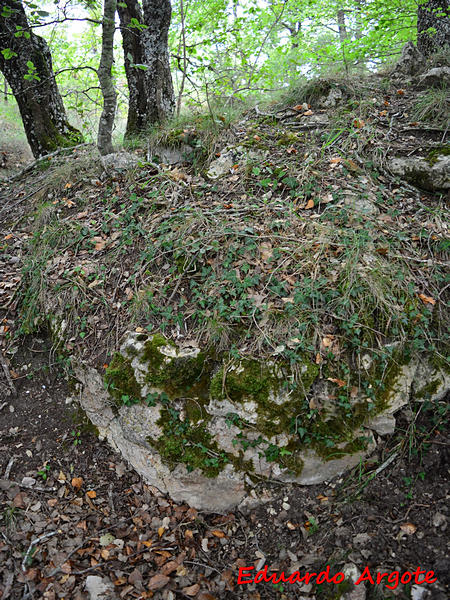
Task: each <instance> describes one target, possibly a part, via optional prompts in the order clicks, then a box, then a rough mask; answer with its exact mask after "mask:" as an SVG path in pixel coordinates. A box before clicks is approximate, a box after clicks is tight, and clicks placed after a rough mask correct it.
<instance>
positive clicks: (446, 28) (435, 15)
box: [417, 0, 450, 56]
mask: <svg viewBox="0 0 450 600" xmlns="http://www.w3.org/2000/svg"><path fill="white" fill-rule="evenodd" d="M430 28H432V30H431V31H430ZM446 45H450V15H449V0H425V1H424V2H421V3H420V4H419V6H418V8H417V48H418V49H419V50H420V52H422V54H423V55H424V56H430V55H431V54H433V53H434V52H436V51H437V50H440V49H442V48H444V46H446Z"/></svg>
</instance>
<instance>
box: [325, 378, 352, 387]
mask: <svg viewBox="0 0 450 600" xmlns="http://www.w3.org/2000/svg"><path fill="white" fill-rule="evenodd" d="M327 380H328V381H332V382H333V383H337V384H338V386H339V387H345V386H346V385H347V383H346V382H345V381H343V380H342V379H336V378H333V377H327Z"/></svg>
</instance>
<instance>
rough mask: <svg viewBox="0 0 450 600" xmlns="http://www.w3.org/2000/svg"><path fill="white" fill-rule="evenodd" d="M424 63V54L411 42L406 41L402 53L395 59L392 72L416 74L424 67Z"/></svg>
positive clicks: (407, 74) (400, 74) (403, 74)
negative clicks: (395, 62)
mask: <svg viewBox="0 0 450 600" xmlns="http://www.w3.org/2000/svg"><path fill="white" fill-rule="evenodd" d="M424 65H425V57H424V55H423V54H422V53H421V52H420V50H419V49H418V48H417V47H416V46H415V45H414V44H413V42H407V43H406V44H405V45H404V46H403V49H402V54H401V56H400V58H399V60H398V61H397V64H396V66H395V71H394V73H393V74H394V75H398V76H405V75H406V76H413V75H417V74H418V73H420V71H421V70H422V69H423V68H424Z"/></svg>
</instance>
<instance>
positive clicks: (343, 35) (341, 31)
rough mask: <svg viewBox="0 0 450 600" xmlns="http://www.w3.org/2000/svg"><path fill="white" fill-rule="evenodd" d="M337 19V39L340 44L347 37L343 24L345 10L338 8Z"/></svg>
mask: <svg viewBox="0 0 450 600" xmlns="http://www.w3.org/2000/svg"><path fill="white" fill-rule="evenodd" d="M337 21H338V27H339V39H340V40H341V44H343V43H344V42H345V40H346V39H347V37H348V34H347V27H346V25H345V10H338V12H337Z"/></svg>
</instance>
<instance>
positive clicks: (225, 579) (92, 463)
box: [0, 335, 450, 600]
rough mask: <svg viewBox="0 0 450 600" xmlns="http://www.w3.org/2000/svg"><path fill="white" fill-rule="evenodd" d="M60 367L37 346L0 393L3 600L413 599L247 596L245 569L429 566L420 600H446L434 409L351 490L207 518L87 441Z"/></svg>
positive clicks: (288, 590)
mask: <svg viewBox="0 0 450 600" xmlns="http://www.w3.org/2000/svg"><path fill="white" fill-rule="evenodd" d="M62 367H63V364H62V362H61V359H60V358H59V357H58V355H57V354H56V353H55V352H54V351H52V349H51V347H50V345H49V342H48V340H47V339H46V338H45V336H44V335H42V337H30V338H27V339H26V340H25V341H24V342H23V345H21V346H20V347H18V348H17V351H16V353H15V355H14V358H13V361H12V367H11V371H12V375H13V376H14V377H15V379H14V380H13V382H14V386H15V388H16V390H17V395H16V396H15V397H12V396H7V394H6V380H5V379H3V380H2V398H3V399H2V401H1V402H0V498H1V511H0V536H1V537H0V565H1V566H0V598H1V599H2V600H5V599H6V598H11V599H19V598H49V599H51V598H75V599H81V598H88V597H89V595H88V592H87V591H86V589H85V584H86V580H87V577H88V576H89V575H99V576H103V577H105V578H107V579H108V580H109V581H112V583H113V586H114V587H115V591H114V594H117V597H120V598H155V599H166V600H168V599H170V598H198V599H199V600H208V599H211V598H217V599H228V598H229V599H232V598H252V599H259V598H261V599H265V598H267V599H269V598H279V599H282V598H287V599H300V598H303V599H306V598H311V599H314V598H317V599H318V600H320V599H323V598H325V599H332V598H339V597H341V596H342V595H343V596H342V597H347V598H352V599H353V598H355V599H356V598H364V596H366V598H368V599H375V598H377V599H378V598H380V599H381V598H394V597H398V598H409V597H411V585H408V584H407V585H402V584H400V585H399V586H398V587H397V588H396V589H394V590H391V589H389V588H388V587H386V585H384V584H383V583H381V584H380V585H379V586H376V585H372V584H371V582H370V580H367V582H366V583H365V584H364V583H363V584H361V585H359V586H357V587H354V586H352V585H351V584H350V583H348V581H349V579H348V577H347V578H346V579H345V582H344V584H341V585H340V586H337V585H335V584H333V583H329V584H328V583H323V584H321V585H317V584H315V583H309V584H306V583H305V582H303V583H293V584H290V583H284V584H283V583H278V584H274V583H273V582H261V583H257V584H255V583H253V584H241V585H238V583H237V581H238V575H239V568H240V567H250V566H255V567H256V568H257V570H263V569H264V567H265V566H266V565H267V567H268V571H267V573H268V575H270V573H272V572H275V573H278V575H280V573H281V572H282V571H284V573H285V574H286V577H288V576H289V575H290V574H292V573H294V572H295V571H300V573H301V574H302V575H304V574H305V573H306V572H319V571H320V570H322V569H324V568H326V566H327V565H330V566H331V573H333V572H338V571H343V570H344V573H345V574H347V573H349V572H350V571H349V569H351V566H352V565H354V566H356V568H357V569H358V570H359V572H360V573H362V572H363V571H364V568H365V567H366V566H367V567H369V571H370V573H371V574H375V573H376V572H379V571H382V572H388V573H391V572H393V571H399V572H400V575H402V574H403V573H404V572H406V571H414V570H415V569H416V568H417V567H421V569H422V570H425V571H430V570H432V571H434V573H435V577H436V578H437V581H436V582H435V583H432V584H430V585H426V584H425V585H423V586H420V587H416V588H415V590H414V593H413V596H412V597H413V598H431V599H436V600H438V599H439V600H444V598H446V597H448V596H447V594H448V590H449V589H450V576H449V574H450V559H449V558H448V548H447V545H448V535H447V533H448V532H447V526H448V516H449V515H448V502H447V499H448V489H449V487H448V466H449V461H448V457H449V446H448V442H449V435H448V434H449V432H448V424H447V426H446V424H445V421H444V418H440V419H437V418H436V410H435V407H434V409H432V407H427V406H426V405H422V406H421V407H419V408H420V410H418V407H414V406H413V407H409V408H408V409H407V410H405V411H404V412H403V413H402V414H401V415H400V417H399V418H398V423H399V427H398V433H397V434H396V436H394V437H392V438H391V439H387V440H385V441H384V442H383V443H381V444H380V445H379V446H378V449H377V452H376V454H375V455H374V456H372V457H370V458H369V459H368V460H367V462H366V463H365V464H363V465H361V466H360V468H358V469H356V470H355V471H354V472H353V473H351V474H349V475H348V476H347V477H345V478H342V479H339V480H337V481H332V482H330V483H328V484H323V485H317V486H311V487H287V486H279V485H275V484H273V485H269V486H268V487H266V490H265V492H263V493H264V494H265V495H266V498H267V502H265V503H264V504H261V505H260V506H259V507H252V506H251V505H249V506H248V507H246V508H244V509H242V510H241V511H237V510H236V511H234V512H232V513H229V514H227V515H217V514H205V513H201V512H198V511H196V510H194V509H190V508H189V507H188V506H186V505H177V504H175V503H173V502H172V501H171V500H169V499H167V498H165V497H163V496H161V495H160V494H158V492H157V490H155V489H153V488H150V487H148V486H147V485H146V484H145V483H144V482H143V481H141V479H140V478H139V477H138V476H137V475H136V474H135V473H134V472H133V471H131V470H130V469H129V468H128V467H127V466H126V465H125V464H124V463H123V462H122V460H121V459H120V457H119V455H117V454H115V453H114V452H113V451H112V450H111V448H110V447H109V446H108V445H107V444H106V443H105V442H102V441H100V440H99V439H98V438H97V437H96V436H95V434H94V433H93V432H92V431H90V428H89V427H88V426H87V423H86V421H85V420H84V419H83V418H82V415H81V414H80V412H79V411H78V410H77V404H76V402H75V401H74V399H73V394H72V392H71V389H70V386H69V384H68V382H67V380H66V378H65V377H64V376H63V374H64V370H63V368H62ZM405 432H406V435H405ZM400 436H401V437H400ZM401 440H403V441H401ZM405 440H406V441H405ZM392 456H394V457H395V458H394V460H393V461H392V462H390V463H389V464H386V461H387V459H388V458H389V457H392ZM381 466H384V468H383V469H382V470H381V471H380V472H379V473H378V474H376V475H375V476H374V474H375V473H376V469H377V468H379V467H381ZM260 492H261V490H260ZM247 573H249V571H247ZM247 577H248V575H247ZM242 578H243V580H245V578H244V577H242ZM385 581H386V580H385ZM364 585H365V586H366V588H365V590H363V589H362V587H363V586H364ZM391 587H393V585H391ZM355 593H356V594H357V595H355ZM111 594H113V592H111ZM349 594H353V595H349ZM358 594H359V595H358ZM107 597H114V596H113V595H108V596H107Z"/></svg>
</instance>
